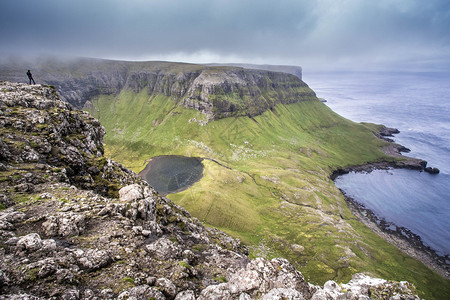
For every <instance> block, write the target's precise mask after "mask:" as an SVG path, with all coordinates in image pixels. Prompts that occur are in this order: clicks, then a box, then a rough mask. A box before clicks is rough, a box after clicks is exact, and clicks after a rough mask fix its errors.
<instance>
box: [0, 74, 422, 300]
mask: <svg viewBox="0 0 450 300" xmlns="http://www.w3.org/2000/svg"><path fill="white" fill-rule="evenodd" d="M0 110H1V112H2V113H1V114H0V147H1V152H0V153H1V157H0V163H1V166H0V195H2V196H1V197H0V200H1V203H2V204H1V205H2V206H1V209H0V299H178V300H183V299H184V300H190V299H368V298H369V297H372V298H375V299H418V298H417V296H415V290H414V287H413V286H412V285H410V284H408V283H406V282H389V281H385V280H382V279H374V278H371V277H369V276H367V275H364V274H360V275H355V276H354V278H353V279H352V280H351V281H350V282H349V283H347V284H337V283H335V282H327V283H326V284H325V285H324V286H323V287H322V286H315V285H312V284H310V283H308V282H306V281H305V279H304V277H303V275H302V274H301V272H300V271H298V270H296V269H295V268H294V267H293V266H292V265H291V264H290V263H289V262H288V261H287V260H285V259H282V258H275V259H272V260H268V259H264V258H256V259H253V260H251V259H250V258H249V257H248V256H247V255H248V250H247V248H246V247H245V246H243V245H242V244H241V242H240V241H239V240H236V239H234V238H231V237H229V236H227V235H226V234H225V233H223V232H221V231H219V230H217V229H212V228H207V227H204V226H203V225H202V224H201V223H200V222H199V221H198V220H197V219H195V218H193V217H192V216H191V215H190V214H189V213H188V212H187V211H186V210H184V209H183V208H182V207H180V206H177V205H175V204H174V203H173V202H171V201H170V200H169V199H167V198H164V197H161V196H160V195H159V194H157V193H156V192H155V191H154V190H153V189H152V188H151V187H149V186H148V184H147V183H146V182H145V181H143V180H142V179H141V178H140V177H138V176H137V175H136V174H134V173H133V172H131V171H129V170H127V169H126V168H124V167H122V166H121V165H119V164H117V163H115V162H113V161H111V160H109V159H107V158H105V157H104V156H103V145H102V138H103V134H104V130H103V128H102V127H101V125H100V124H99V123H98V121H97V120H95V119H93V118H91V117H90V116H89V115H88V114H86V113H84V112H81V111H77V110H74V109H73V108H71V106H70V105H68V104H67V103H64V102H62V101H60V100H59V99H58V95H57V94H56V92H55V90H54V89H53V88H51V87H47V86H41V85H35V86H28V85H24V84H16V83H8V82H0ZM16 187H17V188H16ZM298 246H299V245H298ZM300 247H301V246H299V247H298V248H300ZM300 249H301V248H300ZM301 250H302V251H303V249H301ZM386 295H388V296H386ZM386 297H387V298H386Z"/></svg>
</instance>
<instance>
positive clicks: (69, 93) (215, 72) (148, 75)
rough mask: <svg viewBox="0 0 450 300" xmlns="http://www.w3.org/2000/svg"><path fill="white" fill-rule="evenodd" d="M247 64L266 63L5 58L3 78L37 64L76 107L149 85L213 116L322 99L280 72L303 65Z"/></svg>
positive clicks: (21, 77)
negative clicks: (98, 98) (105, 96)
mask: <svg viewBox="0 0 450 300" xmlns="http://www.w3.org/2000/svg"><path fill="white" fill-rule="evenodd" d="M243 66H248V67H249V68H260V69H259V70H256V69H248V68H243V67H240V66H237V65H236V66H218V65H216V66H212V65H197V64H186V63H172V62H156V61H155V62H152V61H150V62H126V61H112V60H101V59H88V58H82V59H73V60H66V61H60V60H58V59H42V60H39V61H37V62H28V63H26V62H11V63H4V64H1V65H0V70H1V72H0V80H8V81H17V82H25V81H26V77H25V73H24V71H23V70H27V69H30V68H31V69H32V71H33V74H34V78H35V80H37V82H38V83H45V84H49V85H54V86H55V87H56V89H57V90H58V92H59V93H60V95H61V98H62V99H63V100H64V101H66V102H68V103H70V104H72V105H73V106H74V107H76V108H83V107H84V106H85V105H86V104H87V105H89V102H90V101H92V100H93V99H95V98H96V97H97V96H99V95H111V94H119V93H120V92H121V91H122V90H132V91H134V92H140V91H142V90H144V89H146V90H147V92H148V94H149V96H156V95H165V96H167V97H170V98H171V99H172V100H173V101H175V102H176V103H178V104H180V105H183V106H185V107H187V108H193V109H196V110H199V111H201V112H203V113H204V114H206V115H207V117H208V119H209V120H212V119H217V118H224V117H231V116H243V115H248V116H255V115H259V114H261V113H263V112H264V111H266V110H268V109H271V108H273V107H274V106H275V105H276V104H278V103H283V104H288V103H293V102H298V101H302V100H312V99H316V100H317V98H316V95H315V93H314V92H313V91H312V90H311V89H310V88H309V87H308V86H307V85H306V83H304V82H303V81H302V80H301V79H300V78H299V77H298V75H297V76H296V75H293V74H289V73H284V72H277V71H279V70H283V71H291V73H296V74H300V77H301V68H299V67H288V66H258V65H243ZM268 69H269V70H268ZM294 71H295V72H294Z"/></svg>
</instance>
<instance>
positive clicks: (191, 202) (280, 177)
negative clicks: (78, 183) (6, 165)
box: [90, 88, 450, 299]
mask: <svg viewBox="0 0 450 300" xmlns="http://www.w3.org/2000/svg"><path fill="white" fill-rule="evenodd" d="M229 97H233V95H232V94H229ZM92 104H93V106H92V107H91V108H90V111H91V113H92V114H93V115H94V116H95V117H97V118H99V120H100V122H101V124H102V125H103V126H104V127H105V129H106V132H107V133H106V136H105V139H104V142H105V151H106V155H107V156H109V157H110V158H112V159H113V160H115V161H118V162H120V163H122V164H123V165H125V166H126V167H129V168H131V169H132V170H134V171H136V172H139V171H141V170H142V169H143V168H144V167H145V164H146V161H148V159H150V158H152V157H154V156H159V155H185V156H196V157H204V158H211V159H214V160H215V161H217V162H218V163H216V162H213V161H211V160H204V161H203V162H204V165H205V168H204V174H203V175H204V176H203V178H202V179H201V180H200V181H199V182H197V183H196V184H195V185H194V186H193V187H191V188H189V189H188V190H186V191H183V192H180V193H178V194H172V195H169V198H170V199H172V200H173V201H174V202H175V203H177V204H180V205H182V206H183V207H185V208H186V209H187V210H188V211H189V212H191V213H192V214H193V215H194V216H196V217H197V218H198V219H200V220H201V221H202V222H205V223H206V224H209V225H211V226H214V227H217V228H220V229H222V230H224V231H225V232H227V233H229V234H231V235H232V236H234V237H239V238H240V239H241V240H242V241H243V242H244V243H246V244H247V245H249V247H250V248H251V251H252V253H253V255H263V256H266V257H277V256H282V257H285V258H287V259H289V260H290V261H291V262H292V263H293V264H294V265H296V266H297V267H298V268H299V270H300V271H301V272H302V273H303V274H304V275H305V277H306V278H308V279H309V280H310V281H312V282H315V283H321V284H323V283H324V282H325V281H326V280H329V279H334V280H336V281H338V282H342V281H347V280H349V279H350V277H351V275H352V274H354V273H356V272H362V271H367V272H370V273H371V274H373V275H376V276H380V277H382V278H385V279H392V280H408V281H410V282H412V283H414V284H415V285H416V286H417V288H418V290H419V291H420V293H422V294H421V296H423V297H425V296H426V298H427V299H433V298H435V299H444V298H446V297H448V296H449V295H450V287H449V286H450V285H449V282H448V280H445V279H443V278H442V277H440V276H439V275H437V274H436V273H434V272H433V271H431V270H430V269H428V268H427V267H425V266H424V265H423V264H422V263H420V262H418V261H416V260H414V259H412V258H410V257H408V256H407V255H405V254H403V253H402V252H400V251H399V250H398V249H397V248H395V247H394V246H392V245H390V244H388V243H387V242H385V241H384V240H382V239H381V238H380V237H379V236H377V235H376V234H374V233H373V232H372V231H370V230H369V229H368V228H367V227H365V226H364V225H363V224H361V223H360V222H359V221H357V220H356V218H355V217H354V216H353V215H352V213H351V212H350V210H349V208H348V207H347V205H346V203H345V201H344V198H343V195H342V194H341V193H340V191H339V190H338V189H337V188H336V186H335V185H334V183H333V182H332V181H331V180H330V179H329V177H330V174H331V173H332V171H333V170H335V169H337V168H338V167H345V166H349V165H358V164H364V163H367V162H375V161H380V160H389V159H393V158H389V157H387V156H386V155H385V154H383V153H382V151H381V150H380V149H381V148H382V147H383V146H384V145H385V143H386V142H384V141H382V140H380V139H378V138H376V137H375V135H374V134H373V132H372V130H374V128H375V126H374V125H367V124H357V123H354V122H351V121H349V120H346V119H344V118H342V117H341V116H339V115H337V114H336V113H334V112H333V111H331V110H330V109H329V108H328V107H327V106H326V105H324V104H323V103H321V102H320V101H318V100H307V101H302V102H297V103H292V104H277V105H275V106H274V107H273V108H272V109H269V110H267V111H265V112H264V113H262V114H260V115H257V116H254V117H249V116H240V117H228V118H222V119H218V120H214V121H211V120H210V121H209V122H206V121H207V116H205V114H202V113H201V112H200V111H199V110H195V109H190V108H185V107H184V106H182V105H180V104H176V101H174V100H173V98H171V97H169V96H165V95H164V94H155V93H151V92H150V91H148V89H146V88H144V89H142V90H140V91H139V92H137V93H136V92H134V91H130V90H122V92H121V93H120V94H118V95H101V96H99V97H97V98H95V99H94V100H93V101H92Z"/></svg>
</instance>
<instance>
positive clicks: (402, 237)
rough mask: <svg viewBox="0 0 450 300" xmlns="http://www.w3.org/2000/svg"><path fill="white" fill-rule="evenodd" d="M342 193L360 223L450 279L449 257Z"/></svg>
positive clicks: (406, 229) (407, 230)
mask: <svg viewBox="0 0 450 300" xmlns="http://www.w3.org/2000/svg"><path fill="white" fill-rule="evenodd" d="M340 191H341V192H342V194H343V195H344V197H345V201H346V202H347V205H348V206H349V208H350V210H351V211H352V213H353V215H355V216H356V217H357V218H358V220H359V221H360V222H362V223H364V224H365V225H366V226H367V227H369V229H371V230H372V231H373V232H375V233H376V234H378V235H379V236H380V237H382V238H383V239H384V240H386V241H387V242H389V243H390V244H392V245H394V246H396V247H397V248H399V249H400V250H401V251H403V252H405V253H406V254H408V255H409V256H411V257H413V258H415V259H417V260H419V261H421V262H422V263H423V264H425V265H426V266H428V267H429V268H431V269H433V270H434V271H436V272H437V273H439V274H440V275H441V276H443V277H445V278H447V279H450V264H449V263H448V262H449V261H450V260H449V257H448V256H441V255H439V254H437V253H436V251H435V250H433V249H432V248H430V247H429V246H426V245H425V244H424V243H423V241H422V238H421V237H420V236H418V235H417V234H415V233H413V232H411V231H410V230H409V229H408V228H405V227H401V226H397V225H395V223H392V222H387V221H386V220H385V219H384V218H381V217H379V216H377V215H376V214H375V213H374V212H373V211H372V210H370V209H368V208H367V207H365V206H364V205H363V204H361V203H359V202H358V201H356V200H355V199H353V198H352V197H349V196H348V195H346V193H345V192H344V191H343V190H340Z"/></svg>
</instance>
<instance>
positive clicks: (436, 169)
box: [425, 167, 440, 174]
mask: <svg viewBox="0 0 450 300" xmlns="http://www.w3.org/2000/svg"><path fill="white" fill-rule="evenodd" d="M425 172H428V173H430V174H439V172H440V171H439V169H438V168H432V167H426V168H425Z"/></svg>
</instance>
